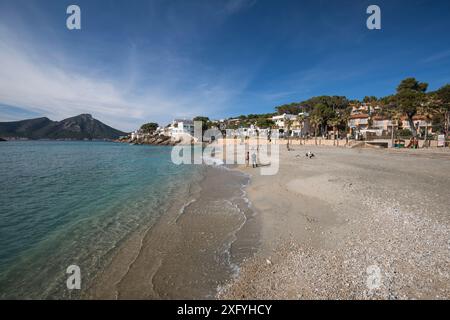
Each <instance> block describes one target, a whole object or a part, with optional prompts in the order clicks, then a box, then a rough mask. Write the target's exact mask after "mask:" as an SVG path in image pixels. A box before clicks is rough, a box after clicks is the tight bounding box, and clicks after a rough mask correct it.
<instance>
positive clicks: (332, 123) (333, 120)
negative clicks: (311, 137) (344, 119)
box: [327, 117, 341, 146]
mask: <svg viewBox="0 0 450 320" xmlns="http://www.w3.org/2000/svg"><path fill="white" fill-rule="evenodd" d="M327 123H328V125H329V126H330V127H333V146H335V145H336V129H337V126H338V125H339V123H341V119H340V118H339V117H335V118H331V119H330V120H328V122H327Z"/></svg>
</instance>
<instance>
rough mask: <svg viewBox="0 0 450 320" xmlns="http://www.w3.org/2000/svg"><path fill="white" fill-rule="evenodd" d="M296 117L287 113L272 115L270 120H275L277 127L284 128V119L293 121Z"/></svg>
mask: <svg viewBox="0 0 450 320" xmlns="http://www.w3.org/2000/svg"><path fill="white" fill-rule="evenodd" d="M296 119H297V116H296V115H293V114H287V113H285V114H282V115H279V116H273V117H272V121H273V122H275V125H276V126H277V127H278V128H279V129H284V128H285V124H286V120H290V121H295V120H296Z"/></svg>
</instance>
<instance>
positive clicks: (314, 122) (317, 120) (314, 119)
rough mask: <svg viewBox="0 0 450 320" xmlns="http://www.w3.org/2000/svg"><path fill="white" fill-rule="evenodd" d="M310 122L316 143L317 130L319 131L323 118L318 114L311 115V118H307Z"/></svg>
mask: <svg viewBox="0 0 450 320" xmlns="http://www.w3.org/2000/svg"><path fill="white" fill-rule="evenodd" d="M309 122H310V123H311V126H312V127H313V128H314V141H315V144H316V145H317V132H318V131H319V126H320V125H321V124H322V122H323V119H322V118H321V117H320V116H319V115H318V114H313V115H311V118H310V120H309Z"/></svg>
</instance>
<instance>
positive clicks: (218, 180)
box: [86, 167, 259, 299]
mask: <svg viewBox="0 0 450 320" xmlns="http://www.w3.org/2000/svg"><path fill="white" fill-rule="evenodd" d="M248 181H249V178H248V176H246V175H244V174H242V173H240V172H232V171H229V170H227V169H226V168H213V167H205V169H204V172H203V176H202V177H201V179H199V181H197V182H192V183H190V185H189V190H188V192H187V193H184V194H180V195H179V197H177V198H175V199H173V204H172V205H171V206H170V209H169V210H168V212H166V213H164V214H163V215H162V216H161V218H160V219H159V221H158V222H157V224H156V225H154V226H152V227H151V228H150V229H149V230H146V229H145V228H143V230H141V231H140V232H136V233H135V234H133V235H132V236H131V237H130V238H129V239H128V240H127V241H126V243H124V244H123V245H122V246H121V248H120V249H119V250H118V253H117V254H116V256H115V257H114V259H113V261H112V263H111V264H110V265H109V266H108V267H107V268H106V269H105V270H104V271H103V272H102V274H101V275H100V276H99V277H98V279H97V281H96V282H95V284H94V286H93V287H91V288H90V289H89V291H88V293H87V295H86V298H95V299H207V298H214V297H215V296H216V295H217V292H218V290H220V288H221V286H223V285H224V284H225V283H226V282H227V281H229V280H230V279H232V278H233V277H235V276H237V274H238V265H239V264H240V263H241V262H242V260H243V259H245V258H247V257H249V256H252V255H253V254H254V253H255V252H256V249H257V245H258V239H259V224H258V222H257V219H256V217H255V216H254V215H253V212H252V211H251V209H250V208H249V205H248V203H247V202H246V198H245V192H244V186H245V185H246V184H248ZM244 225H245V227H244ZM244 230H245V232H244Z"/></svg>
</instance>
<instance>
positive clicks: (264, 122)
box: [256, 118, 275, 129]
mask: <svg viewBox="0 0 450 320" xmlns="http://www.w3.org/2000/svg"><path fill="white" fill-rule="evenodd" d="M274 125H275V123H274V122H273V121H272V120H270V119H266V118H258V119H257V120H256V126H257V127H258V128H260V129H267V128H272V127H273V126H274Z"/></svg>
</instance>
